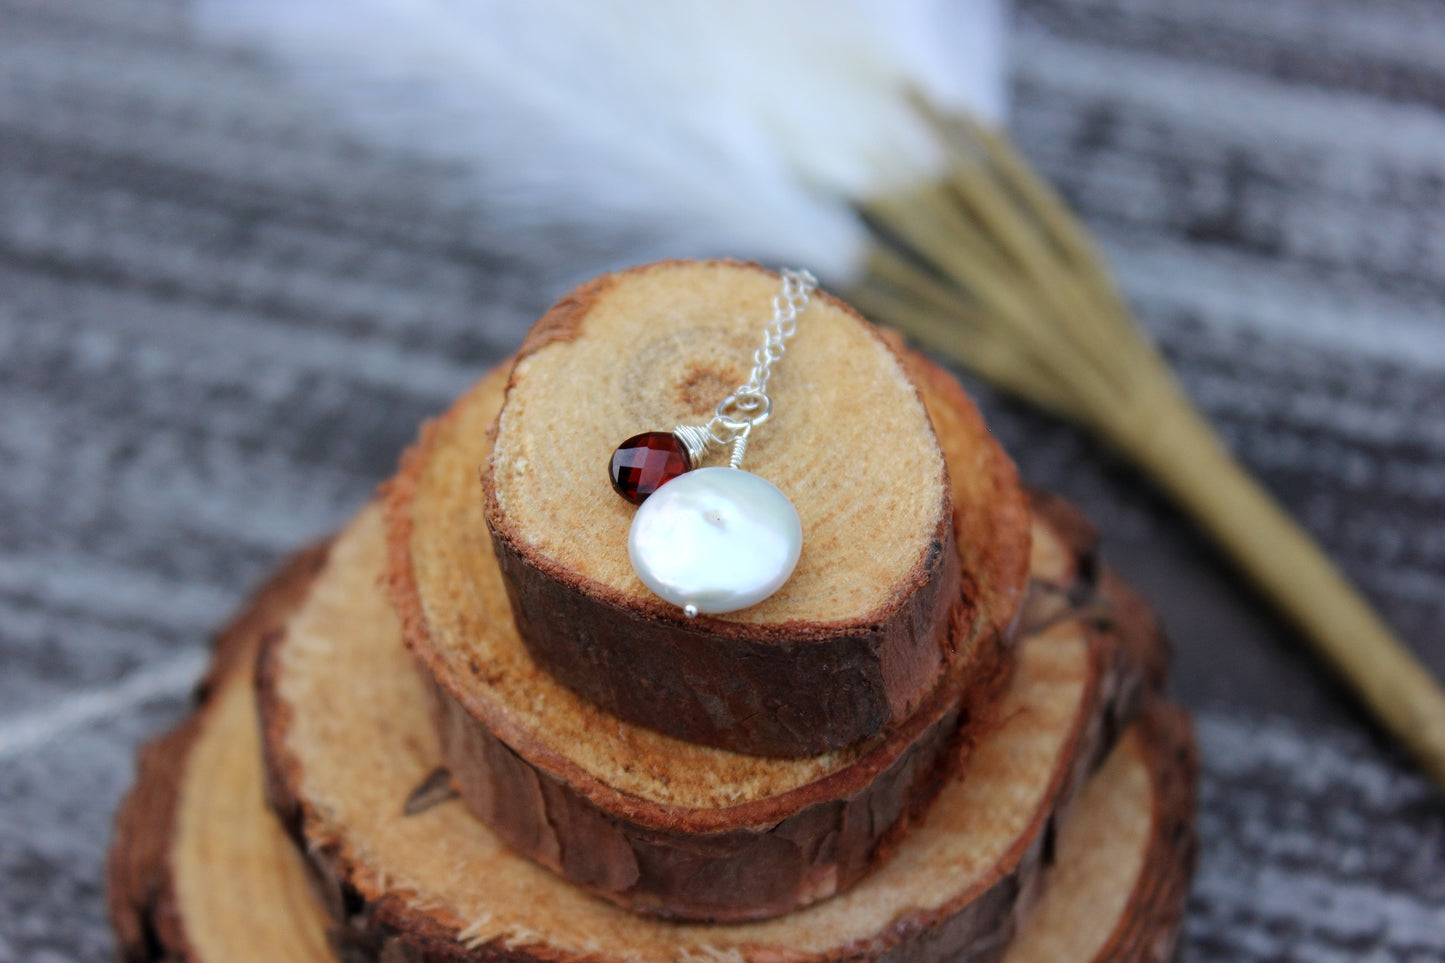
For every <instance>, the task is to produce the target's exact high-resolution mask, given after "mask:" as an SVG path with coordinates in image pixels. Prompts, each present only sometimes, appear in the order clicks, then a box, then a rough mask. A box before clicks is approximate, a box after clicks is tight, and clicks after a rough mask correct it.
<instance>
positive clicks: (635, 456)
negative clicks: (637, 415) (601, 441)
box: [609, 431, 692, 505]
mask: <svg viewBox="0 0 1445 963" xmlns="http://www.w3.org/2000/svg"><path fill="white" fill-rule="evenodd" d="M691 467H692V464H691V463H690V462H689V460H688V457H687V451H686V450H685V449H684V448H683V447H682V442H680V441H678V440H677V439H676V438H674V437H673V436H672V433H671V432H667V431H644V432H643V433H642V434H640V435H633V436H632V437H631V438H629V439H627V440H626V441H624V442H623V443H622V444H620V445H618V446H617V450H616V451H614V452H613V453H612V464H611V465H610V466H609V471H610V473H611V475H612V487H613V488H615V489H616V490H617V494H619V495H621V496H622V497H623V498H625V499H627V500H628V501H629V502H631V503H632V504H634V505H641V504H642V503H643V502H644V501H646V500H647V496H648V495H651V494H652V493H653V492H655V491H657V490H658V489H659V488H661V487H662V486H663V485H664V484H666V483H667V482H670V481H672V480H673V479H674V478H676V477H677V476H678V475H681V474H682V473H683V472H685V471H687V470H688V469H689V468H691Z"/></svg>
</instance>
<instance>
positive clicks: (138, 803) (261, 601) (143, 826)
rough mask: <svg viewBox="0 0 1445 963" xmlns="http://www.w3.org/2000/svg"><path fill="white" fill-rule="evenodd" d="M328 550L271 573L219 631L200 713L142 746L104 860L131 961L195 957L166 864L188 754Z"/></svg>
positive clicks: (120, 945) (120, 940) (122, 943)
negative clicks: (227, 687) (218, 701)
mask: <svg viewBox="0 0 1445 963" xmlns="http://www.w3.org/2000/svg"><path fill="white" fill-rule="evenodd" d="M326 550H327V549H326V545H324V544H318V545H315V546H313V547H311V548H309V549H306V550H304V551H302V552H299V553H298V554H296V555H295V556H294V557H292V558H291V559H289V560H288V561H287V562H286V563H285V564H284V565H282V566H281V567H280V568H278V569H277V570H276V572H275V573H273V574H272V576H271V577H270V578H269V579H268V580H267V581H266V583H265V584H264V585H263V586H262V587H261V588H260V590H259V591H258V592H257V593H256V595H255V596H254V597H253V598H252V599H251V601H250V603H249V604H248V605H247V606H246V607H245V609H244V610H243V611H242V612H241V613H240V614H239V615H238V616H237V617H236V618H235V619H233V620H232V621H231V622H230V624H228V625H227V626H226V627H225V628H223V629H222V630H221V631H220V632H219V633H218V635H217V636H216V640H215V645H214V651H213V655H212V658H211V667H210V670H209V671H208V672H207V673H206V676H205V678H204V679H203V680H202V681H201V683H200V684H199V685H198V686H197V688H196V711H195V713H194V714H193V715H192V716H191V717H190V718H188V719H186V720H185V721H184V722H182V723H181V724H180V725H178V726H177V727H176V728H175V729H173V730H172V731H171V732H168V733H166V734H165V735H163V736H161V737H160V738H158V739H156V740H155V741H154V742H151V743H149V744H147V745H146V746H145V747H144V748H142V750H141V753H140V757H139V760H138V762H137V770H138V772H137V775H136V783H135V787H134V788H133V789H132V790H131V792H130V794H129V795H128V796H126V798H125V800H124V802H123V803H122V804H121V807H120V809H119V811H118V812H117V814H116V820H115V843H114V845H113V847H112V848H111V853H110V859H109V861H108V862H107V865H106V896H107V903H108V908H109V912H110V919H111V926H112V928H113V929H114V930H115V936H116V945H117V949H118V950H119V955H120V958H121V959H122V960H124V961H126V963H148V961H151V960H162V959H186V960H188V959H196V958H197V957H196V956H195V955H194V953H193V952H191V951H190V950H188V949H187V941H186V935H185V926H184V920H182V919H181V918H180V916H179V914H178V913H177V911H176V907H175V902H174V894H173V892H172V891H171V872H170V862H169V848H170V846H171V843H172V834H173V831H174V821H175V811H176V802H177V795H178V793H179V792H180V791H181V784H182V781H183V779H184V776H185V767H186V759H187V755H188V753H189V752H190V747H191V744H192V742H194V741H195V739H196V738H197V736H198V735H199V734H200V725H201V718H202V714H203V713H204V712H205V711H206V709H207V707H208V706H209V704H210V703H211V701H212V698H213V697H214V695H215V694H216V691H217V690H218V688H219V687H220V686H221V685H222V684H224V683H227V682H228V681H231V680H232V678H233V677H234V676H237V675H238V674H247V675H248V674H249V664H250V662H251V661H252V660H254V659H255V656H256V651H257V649H258V647H259V646H260V644H261V642H262V640H264V639H265V638H266V637H268V636H269V635H270V634H272V633H274V632H276V631H278V630H279V629H280V627H281V626H282V625H283V624H284V623H285V621H286V618H287V616H289V615H290V613H291V612H292V611H293V610H295V609H296V607H297V606H299V605H300V604H301V602H302V600H303V599H304V598H305V597H306V592H307V590H308V589H309V588H310V586H311V582H312V580H313V579H314V578H315V577H316V574H317V572H318V571H320V569H321V567H322V566H323V565H324V564H325V561H326ZM221 831H224V829H222V830H221Z"/></svg>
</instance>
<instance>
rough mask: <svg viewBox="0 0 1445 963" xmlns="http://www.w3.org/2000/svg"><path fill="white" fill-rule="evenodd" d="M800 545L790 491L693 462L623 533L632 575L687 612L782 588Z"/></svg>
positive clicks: (738, 605)
mask: <svg viewBox="0 0 1445 963" xmlns="http://www.w3.org/2000/svg"><path fill="white" fill-rule="evenodd" d="M802 550H803V526H802V523H801V522H799V520H798V510H797V509H796V508H794V507H793V503H792V502H790V501H788V496H787V495H784V494H783V493H782V492H780V491H779V490H778V488H777V486H776V485H774V484H773V483H772V482H770V481H768V480H767V479H765V478H761V477H759V476H758V475H754V474H753V473H751V472H746V471H743V470H741V469H738V468H699V469H696V470H695V471H690V472H686V473H685V474H682V475H679V476H678V477H676V478H674V479H673V480H672V481H670V482H667V483H666V484H664V485H663V486H662V487H661V488H659V489H657V491H655V492H653V493H652V494H651V495H649V496H648V498H647V501H645V502H643V503H642V506H641V507H640V508H638V509H637V514H636V515H634V516H633V518H632V528H631V530H630V531H629V532H628V533H627V554H628V556H629V557H630V558H631V559H632V568H633V569H634V570H635V571H636V572H637V577H638V578H640V579H642V582H643V584H644V585H646V586H647V587H648V588H650V589H652V591H654V592H656V593H657V594H658V595H659V596H661V597H662V598H664V599H666V600H667V601H669V602H671V603H673V604H674V605H677V606H680V607H682V608H683V609H684V610H689V611H688V614H689V615H692V614H694V611H693V610H695V611H696V612H706V613H709V614H718V613H721V612H736V611H737V610H738V609H745V608H747V607H748V606H750V605H757V604H758V603H759V602H761V601H762V600H763V599H765V598H767V597H768V596H769V595H772V594H773V593H774V592H776V591H777V590H778V589H780V588H782V586H783V583H784V582H786V581H787V580H788V576H790V575H792V574H793V569H794V568H795V567H796V566H797V564H798V556H799V554H801V553H802Z"/></svg>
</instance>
